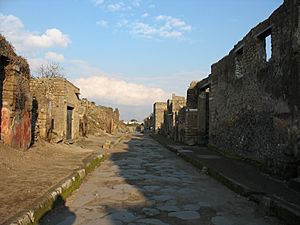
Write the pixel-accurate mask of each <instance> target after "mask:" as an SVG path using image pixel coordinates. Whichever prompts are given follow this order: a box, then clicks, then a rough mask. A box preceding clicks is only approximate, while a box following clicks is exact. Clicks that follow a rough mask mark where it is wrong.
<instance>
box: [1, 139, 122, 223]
mask: <svg viewBox="0 0 300 225" xmlns="http://www.w3.org/2000/svg"><path fill="white" fill-rule="evenodd" d="M123 140H124V137H120V138H118V139H117V140H116V141H115V142H110V145H109V147H108V148H112V147H113V146H115V145H117V144H118V143H120V142H121V141H123ZM107 155H108V154H105V155H103V154H99V155H96V156H90V157H92V158H90V157H88V158H87V162H86V163H84V165H83V166H82V167H81V169H79V170H77V171H75V172H74V173H73V174H72V175H70V176H69V177H68V178H67V179H65V180H64V181H62V182H60V183H59V184H58V185H56V186H55V187H54V188H53V189H51V190H50V191H49V192H47V193H46V194H45V195H44V196H43V197H41V198H40V199H38V200H37V201H35V202H34V203H33V204H32V206H31V207H30V209H29V210H27V211H22V212H20V213H18V214H16V215H15V216H13V217H11V218H10V219H8V220H7V221H6V222H4V224H3V225H32V224H36V223H37V222H38V221H39V220H40V219H41V218H42V217H43V216H44V215H45V214H46V213H47V212H49V211H50V210H51V209H52V208H53V206H54V205H55V203H56V202H57V201H60V200H65V199H66V198H67V197H68V196H70V195H71V194H72V193H73V191H75V190H76V189H77V188H79V186H80V185H81V183H82V181H83V179H84V178H85V177H86V176H87V175H88V174H89V173H91V172H92V171H93V170H94V169H95V168H97V167H98V166H99V165H100V164H101V162H102V161H104V160H105V159H106V158H107ZM84 161H85V160H84Z"/></svg>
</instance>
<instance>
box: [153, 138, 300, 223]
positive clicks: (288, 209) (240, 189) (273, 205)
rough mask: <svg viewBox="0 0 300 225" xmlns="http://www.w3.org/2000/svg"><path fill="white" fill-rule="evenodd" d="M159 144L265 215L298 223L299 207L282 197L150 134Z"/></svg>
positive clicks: (286, 221)
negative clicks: (247, 183) (219, 169)
mask: <svg viewBox="0 0 300 225" xmlns="http://www.w3.org/2000/svg"><path fill="white" fill-rule="evenodd" d="M150 136H151V137H152V138H153V139H154V140H156V141H157V142H158V143H159V144H161V145H163V146H164V147H165V148H167V149H168V150H170V151H172V152H174V153H176V155H177V156H179V157H181V158H183V159H184V160H185V161H187V162H189V163H190V164H192V165H193V166H195V167H196V168H198V169H200V170H202V171H205V172H207V174H208V175H210V176H211V177H213V178H215V179H216V180H218V181H219V182H221V183H222V184H224V185H225V186H226V187H228V188H229V189H231V190H232V191H234V192H236V193H238V194H240V195H242V196H244V197H247V198H248V199H249V200H251V201H254V202H256V203H257V204H258V205H259V209H260V210H261V211H263V212H264V213H265V214H267V215H275V216H277V217H278V218H280V219H281V220H282V221H284V222H285V223H287V224H288V225H298V224H299V221H300V207H299V206H296V205H291V204H290V203H289V202H286V201H284V200H282V199H278V198H277V197H276V196H268V195H267V194H266V193H263V192H257V191H255V190H252V189H251V188H249V187H247V186H245V185H243V184H241V183H239V182H238V181H236V180H233V179H231V178H229V177H227V176H225V175H224V174H222V173H221V172H218V171H216V170H214V169H212V168H207V167H206V166H204V165H203V164H202V163H201V162H200V161H199V160H197V159H195V158H193V157H191V156H189V155H188V154H186V153H183V152H182V153H180V152H178V150H177V149H175V148H173V147H171V146H169V145H168V144H165V143H163V142H162V141H160V140H159V139H158V138H156V137H155V136H154V135H150Z"/></svg>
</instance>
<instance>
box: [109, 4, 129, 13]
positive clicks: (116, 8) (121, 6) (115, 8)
mask: <svg viewBox="0 0 300 225" xmlns="http://www.w3.org/2000/svg"><path fill="white" fill-rule="evenodd" d="M107 8H108V10H110V11H112V12H119V11H125V10H126V9H129V7H127V6H126V5H125V4H124V3H123V2H117V3H114V4H109V5H108V6H107Z"/></svg>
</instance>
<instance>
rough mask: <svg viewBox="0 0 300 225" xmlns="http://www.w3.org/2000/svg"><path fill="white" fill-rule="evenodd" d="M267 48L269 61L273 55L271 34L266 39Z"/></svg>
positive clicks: (267, 59)
mask: <svg viewBox="0 0 300 225" xmlns="http://www.w3.org/2000/svg"><path fill="white" fill-rule="evenodd" d="M265 42H266V43H265V44H266V45H265V48H266V61H267V62H269V60H270V59H271V57H272V39H271V34H270V35H269V36H267V37H266V39H265Z"/></svg>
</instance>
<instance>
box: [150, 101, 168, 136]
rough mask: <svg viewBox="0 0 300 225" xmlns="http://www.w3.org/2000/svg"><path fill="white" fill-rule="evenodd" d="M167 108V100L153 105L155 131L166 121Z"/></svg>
mask: <svg viewBox="0 0 300 225" xmlns="http://www.w3.org/2000/svg"><path fill="white" fill-rule="evenodd" d="M165 110H167V103H165V102H155V103H154V105H153V124H154V127H153V128H154V129H153V131H154V132H155V133H158V132H159V131H160V130H161V127H162V125H163V122H164V112H165Z"/></svg>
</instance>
